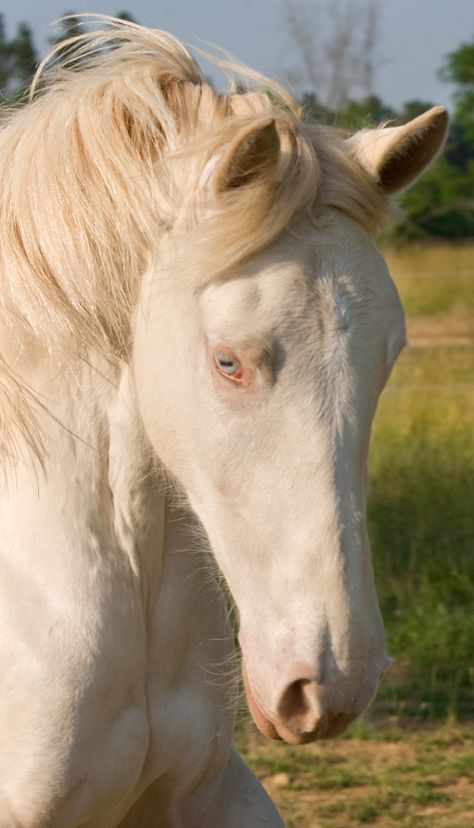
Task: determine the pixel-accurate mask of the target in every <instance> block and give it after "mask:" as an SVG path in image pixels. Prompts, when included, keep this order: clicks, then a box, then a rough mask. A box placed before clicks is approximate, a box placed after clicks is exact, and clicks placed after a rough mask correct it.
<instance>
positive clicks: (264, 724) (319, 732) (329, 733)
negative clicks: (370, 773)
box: [242, 663, 357, 745]
mask: <svg viewBox="0 0 474 828" xmlns="http://www.w3.org/2000/svg"><path fill="white" fill-rule="evenodd" d="M242 677H243V680H244V687H245V694H246V697H247V703H248V706H249V710H250V713H251V714H252V718H253V720H254V722H255V724H256V726H257V728H258V729H259V731H260V733H262V734H263V736H266V737H267V738H268V739H275V740H279V741H284V742H286V743H287V744H289V745H306V744H309V743H310V742H315V741H317V740H319V739H333V738H335V737H336V736H340V735H341V733H343V732H344V730H346V728H347V727H348V726H349V725H350V724H351V722H353V721H354V719H355V718H357V714H350V713H331V714H327V715H324V716H322V717H321V718H319V719H317V720H315V722H314V725H313V727H312V728H311V729H310V730H304V729H302V728H301V727H298V725H297V724H296V725H295V724H290V723H287V722H284V721H283V720H281V719H280V718H277V717H275V718H273V717H272V718H270V716H269V715H268V713H266V712H264V711H263V710H262V707H261V706H260V704H259V703H258V701H257V699H256V696H255V693H254V692H253V689H252V685H251V683H250V680H249V677H248V674H247V670H246V668H245V664H244V663H243V664H242Z"/></svg>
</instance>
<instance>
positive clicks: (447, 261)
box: [240, 245, 474, 828]
mask: <svg viewBox="0 0 474 828" xmlns="http://www.w3.org/2000/svg"><path fill="white" fill-rule="evenodd" d="M385 254H386V257H387V260H388V263H389V266H390V269H391V271H392V274H393V276H394V278H395V281H396V282H397V285H398V288H399V291H400V294H401V297H402V301H403V303H404V306H405V309H406V313H407V320H408V337H409V341H410V347H409V348H407V349H406V350H405V351H404V352H403V353H402V355H401V357H400V359H399V361H398V363H397V365H396V367H395V369H394V372H393V374H392V377H391V379H390V382H389V384H388V386H387V388H386V390H385V391H384V393H383V396H382V398H381V401H380V405H379V410H378V413H377V417H376V421H375V424H374V431H373V437H372V445H371V452H370V480H371V494H370V502H369V524H370V536H371V541H372V548H373V556H374V566H375V572H376V580H377V587H378V594H379V598H380V604H381V608H382V612H383V615H384V619H385V624H386V629H387V637H388V642H389V652H390V653H391V655H392V656H393V657H394V666H393V667H392V669H391V670H390V672H389V673H388V675H387V677H386V679H385V680H384V683H383V685H382V687H381V689H380V692H379V695H378V698H377V700H376V702H375V704H374V705H373V707H372V710H371V711H370V712H369V713H368V714H367V715H366V717H365V719H364V721H362V722H359V723H357V724H356V725H355V726H353V728H352V731H351V732H350V733H349V734H348V736H347V737H346V738H345V739H343V740H340V741H338V742H327V743H321V744H317V745H310V746H308V747H305V748H301V749H292V748H288V746H281V745H278V744H272V743H269V742H265V741H264V740H263V738H260V737H258V736H257V735H256V734H255V732H254V731H253V729H252V728H251V726H250V725H249V724H248V723H247V724H242V726H241V735H240V747H241V748H242V750H243V752H244V753H245V755H246V757H247V758H248V760H249V762H250V764H251V765H252V766H253V768H254V769H255V771H256V772H257V773H258V775H259V776H260V777H261V778H262V779H263V780H264V784H265V785H266V786H267V788H268V790H269V791H270V793H271V795H272V797H273V798H274V799H275V801H276V802H277V803H278V805H279V807H280V808H281V810H282V813H283V815H284V818H285V819H286V822H287V825H288V827H289V828H303V826H304V828H350V826H359V825H364V824H370V825H373V826H377V827H380V828H382V826H387V828H388V826H392V825H393V826H403V827H404V828H415V827H416V828H419V827H420V828H421V827H422V826H430V828H470V826H472V825H474V245H463V246H459V247H453V246H448V245H434V246H428V247H426V246H420V247H413V246H412V247H406V248H401V249H388V250H386V251H385Z"/></svg>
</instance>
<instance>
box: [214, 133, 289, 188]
mask: <svg viewBox="0 0 474 828" xmlns="http://www.w3.org/2000/svg"><path fill="white" fill-rule="evenodd" d="M279 158H280V136H279V135H278V131H277V128H276V126H275V121H274V120H273V118H268V119H267V120H265V121H260V123H259V124H257V125H255V124H250V125H249V126H248V127H246V128H244V129H242V130H241V132H239V134H238V135H236V137H235V138H234V140H233V141H231V143H230V144H229V146H228V147H226V149H225V151H224V153H223V155H221V156H220V157H219V160H218V161H217V163H216V166H215V169H214V171H213V173H212V178H211V187H212V191H213V193H214V195H219V193H222V192H224V191H226V190H230V189H233V188H236V187H243V186H245V185H246V184H250V183H252V182H253V181H256V180H257V179H260V178H263V177H264V176H267V175H271V174H272V173H274V172H275V170H276V168H277V166H278V161H279Z"/></svg>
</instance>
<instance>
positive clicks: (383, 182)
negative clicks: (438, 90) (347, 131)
mask: <svg viewBox="0 0 474 828" xmlns="http://www.w3.org/2000/svg"><path fill="white" fill-rule="evenodd" d="M447 128H448V113H447V111H446V109H444V107H442V106H434V107H433V108H432V109H429V110H428V111H427V112H424V113H423V114H422V115H419V116H418V117H417V118H413V120H412V121H409V122H408V123H407V124H403V126H395V127H380V128H378V129H367V130H362V131H361V132H357V133H356V134H355V135H353V136H352V138H349V139H348V141H347V144H348V147H349V150H350V153H351V155H352V156H353V157H355V158H357V160H358V161H359V163H360V164H361V165H362V167H364V169H365V170H366V172H368V173H369V175H370V177H371V178H373V179H374V180H375V181H376V182H377V183H378V184H379V185H380V186H381V187H382V189H383V190H384V191H385V192H386V193H387V195H393V194H394V193H398V192H399V191H400V190H403V189H404V188H405V187H408V186H409V185H410V184H412V182H413V181H414V180H415V179H416V178H418V176H419V175H421V173H422V172H423V171H424V170H425V168H426V167H427V166H428V164H430V163H431V161H432V160H433V159H434V158H435V156H436V154H437V153H438V152H439V150H440V149H441V147H442V146H443V142H444V139H445V137H446V132H447Z"/></svg>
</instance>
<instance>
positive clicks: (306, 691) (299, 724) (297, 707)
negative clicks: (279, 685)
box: [277, 679, 322, 731]
mask: <svg viewBox="0 0 474 828" xmlns="http://www.w3.org/2000/svg"><path fill="white" fill-rule="evenodd" d="M319 690H320V687H319V685H318V684H316V682H315V681H311V680H310V679H297V680H296V681H293V682H292V683H291V684H289V685H288V687H287V688H286V690H284V692H283V694H282V696H281V698H280V702H279V704H278V711H277V712H278V716H279V718H281V719H282V720H283V721H285V722H288V723H290V722H291V723H292V725H293V726H296V728H297V729H298V730H300V731H311V730H314V729H315V728H316V726H317V724H318V721H319V719H320V718H321V715H322V710H321V704H320V700H319V698H318V696H319V692H318V691H319Z"/></svg>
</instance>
